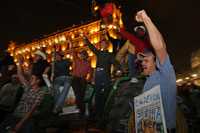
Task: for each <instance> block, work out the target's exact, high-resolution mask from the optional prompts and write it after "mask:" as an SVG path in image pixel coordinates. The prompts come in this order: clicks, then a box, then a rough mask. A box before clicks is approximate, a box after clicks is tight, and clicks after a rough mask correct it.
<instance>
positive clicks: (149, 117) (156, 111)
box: [134, 85, 167, 133]
mask: <svg viewBox="0 0 200 133" xmlns="http://www.w3.org/2000/svg"><path fill="white" fill-rule="evenodd" d="M134 107H135V126H136V127H135V128H136V133H167V130H166V124H165V117H164V111H163V105H162V99H161V93H160V86H159V85H158V86H155V87H153V88H152V89H150V90H149V91H146V92H144V93H143V94H141V95H139V96H137V97H135V98H134Z"/></svg>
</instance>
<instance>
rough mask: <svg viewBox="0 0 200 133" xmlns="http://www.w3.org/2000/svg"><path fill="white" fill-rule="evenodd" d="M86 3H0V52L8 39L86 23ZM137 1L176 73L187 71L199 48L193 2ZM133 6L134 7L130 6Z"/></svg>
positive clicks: (75, 0)
mask: <svg viewBox="0 0 200 133" xmlns="http://www.w3.org/2000/svg"><path fill="white" fill-rule="evenodd" d="M89 1H90V0H7V1H6V2H5V1H4V2H1V4H0V17H1V19H0V49H1V50H3V49H5V48H6V44H8V43H9V41H10V40H13V41H15V42H17V43H25V42H28V41H31V40H32V39H37V38H39V37H42V36H43V35H45V34H49V33H53V32H56V31H58V30H61V29H63V28H66V27H69V26H71V25H73V24H80V23H82V22H87V21H89V20H90V18H91V13H90V12H89ZM121 1H123V0H121ZM124 1H133V0H124ZM138 1H141V3H140V6H141V5H142V6H143V7H144V8H145V9H146V10H147V12H148V14H149V15H150V16H151V17H152V19H153V21H154V22H155V23H156V25H157V26H158V28H159V29H160V31H161V32H162V34H163V35H164V37H165V40H166V42H167V47H168V51H169V54H170V56H171V58H172V62H173V64H174V66H175V69H176V71H177V72H181V71H183V70H186V69H189V68H190V54H191V52H192V51H194V50H196V49H198V48H199V47H200V45H199V44H200V37H199V35H200V34H199V31H200V26H199V24H200V13H199V12H200V11H199V10H200V9H199V7H198V4H197V2H196V3H195V1H192V2H189V1H185V2H184V1H181V3H179V2H176V1H174V0H149V1H148V0H138ZM196 1H197V0H196ZM144 3H145V4H144ZM129 6H131V5H129ZM135 6H137V5H134V6H133V7H135Z"/></svg>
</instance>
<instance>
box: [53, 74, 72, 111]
mask: <svg viewBox="0 0 200 133" xmlns="http://www.w3.org/2000/svg"><path fill="white" fill-rule="evenodd" d="M61 86H63V87H64V88H63V90H62V91H60V90H59V88H60V87H61ZM70 86H71V77H70V76H59V77H57V78H55V80H54V90H55V95H54V98H55V107H54V108H62V107H63V106H64V102H65V98H66V96H67V94H68V92H69V88H70Z"/></svg>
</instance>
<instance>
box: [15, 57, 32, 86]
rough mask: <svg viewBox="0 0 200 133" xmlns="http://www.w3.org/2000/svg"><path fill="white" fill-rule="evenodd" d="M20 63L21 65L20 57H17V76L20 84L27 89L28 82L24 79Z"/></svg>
mask: <svg viewBox="0 0 200 133" xmlns="http://www.w3.org/2000/svg"><path fill="white" fill-rule="evenodd" d="M22 63H23V60H22V57H19V64H18V65H17V76H18V78H19V80H20V83H21V84H23V85H24V86H26V87H28V84H29V82H28V81H27V80H26V78H25V77H24V74H23V70H22V67H21V65H22Z"/></svg>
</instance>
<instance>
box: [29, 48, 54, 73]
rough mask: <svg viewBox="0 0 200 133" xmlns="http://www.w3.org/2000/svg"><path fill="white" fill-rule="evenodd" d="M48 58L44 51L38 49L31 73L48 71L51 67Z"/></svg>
mask: <svg viewBox="0 0 200 133" xmlns="http://www.w3.org/2000/svg"><path fill="white" fill-rule="evenodd" d="M46 59H47V57H46V55H45V53H43V52H42V51H40V50H37V51H36V52H35V57H34V58H33V65H32V71H31V74H34V75H42V74H43V73H45V72H48V69H50V65H49V64H48V62H47V61H46Z"/></svg>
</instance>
